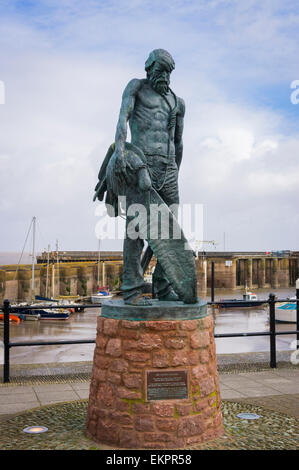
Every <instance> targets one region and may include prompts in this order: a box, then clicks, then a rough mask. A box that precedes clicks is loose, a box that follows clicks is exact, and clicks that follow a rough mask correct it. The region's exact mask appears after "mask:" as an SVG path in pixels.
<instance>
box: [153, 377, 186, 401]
mask: <svg viewBox="0 0 299 470" xmlns="http://www.w3.org/2000/svg"><path fill="white" fill-rule="evenodd" d="M146 384H147V400H175V399H184V398H188V373H187V370H167V371H157V370H155V371H147V373H146Z"/></svg>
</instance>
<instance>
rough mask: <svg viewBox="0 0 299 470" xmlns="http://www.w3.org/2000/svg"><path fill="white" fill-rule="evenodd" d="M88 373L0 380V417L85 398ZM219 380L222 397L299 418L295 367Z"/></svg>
mask: <svg viewBox="0 0 299 470" xmlns="http://www.w3.org/2000/svg"><path fill="white" fill-rule="evenodd" d="M88 375H89V374H87V373H85V374H82V375H81V376H80V377H79V375H77V376H73V377H71V376H70V375H66V376H65V377H64V378H63V377H62V376H61V377H60V380H59V379H56V383H49V382H48V383H41V382H36V378H35V377H32V378H31V381H28V383H25V382H22V383H16V381H14V383H11V384H0V418H1V417H2V418H6V417H8V416H10V415H13V414H20V413H22V412H23V411H25V410H29V409H32V408H40V407H42V406H45V405H49V404H55V403H62V402H66V401H67V402H70V401H76V400H80V399H86V398H88V395H89V380H90V379H89V376H88ZM28 378H29V377H28ZM53 380H54V379H53ZM219 381H220V389H221V397H222V399H223V400H233V401H242V402H244V403H252V404H256V405H259V406H264V407H265V408H268V409H272V410H274V411H275V410H276V411H280V412H284V413H286V414H290V415H291V416H294V417H297V418H299V368H289V369H287V368H281V369H272V370H262V371H258V372H239V373H237V372H235V371H234V372H233V373H228V372H225V373H224V372H222V373H221V372H220V374H219ZM59 382H60V383H59Z"/></svg>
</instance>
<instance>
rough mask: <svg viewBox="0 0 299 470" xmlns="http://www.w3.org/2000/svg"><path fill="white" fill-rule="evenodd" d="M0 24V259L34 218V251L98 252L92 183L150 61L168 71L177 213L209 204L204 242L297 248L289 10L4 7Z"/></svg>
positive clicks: (296, 113) (79, 2)
mask: <svg viewBox="0 0 299 470" xmlns="http://www.w3.org/2000/svg"><path fill="white" fill-rule="evenodd" d="M0 23H1V24H0V64H1V67H0V80H1V81H2V82H3V83H4V85H5V104H1V105H0V133H1V134H0V172H1V184H0V220H1V231H0V251H18V250H20V249H21V248H22V246H23V243H24V240H25V236H26V232H27V230H28V227H29V224H30V220H31V218H32V216H34V215H35V216H36V217H37V220H38V231H37V245H38V246H37V248H38V249H39V250H42V249H43V248H44V247H46V246H47V245H48V244H51V247H52V248H54V247H55V242H56V239H58V240H59V246H60V249H62V250H95V249H97V240H96V236H95V225H96V222H97V217H96V215H95V209H96V207H97V204H96V203H93V202H92V197H93V190H94V186H95V184H96V181H97V173H98V170H99V167H100V164H101V162H102V160H103V158H104V156H105V153H106V151H107V148H108V146H109V145H110V144H111V143H112V142H113V141H114V136H115V127H116V123H117V118H118V112H119V107H120V102H121V95H122V92H123V89H124V87H125V86H126V84H127V83H128V81H129V80H131V79H132V78H143V77H144V76H145V72H144V62H145V60H146V59H147V57H148V54H149V52H150V51H151V50H153V49H155V48H164V49H167V50H168V51H169V52H170V53H171V54H172V55H173V57H174V59H175V62H176V68H175V70H174V72H173V73H172V77H171V79H172V82H171V87H172V89H173V90H174V91H175V93H176V94H177V95H178V96H181V97H182V98H184V100H185V103H186V118H185V131H184V157H183V162H182V167H181V171H180V179H179V183H180V195H181V202H182V203H197V204H198V203H202V204H204V207H205V227H204V238H205V239H206V240H216V241H218V243H219V245H217V248H218V249H221V250H222V249H223V239H224V235H223V234H224V233H225V239H226V249H229V250H281V249H291V250H295V249H297V250H298V249H299V237H298V233H299V215H298V203H299V197H298V181H299V104H297V105H296V104H292V102H291V100H290V96H291V93H292V91H293V90H292V89H291V83H292V82H293V81H294V80H298V79H299V68H298V44H299V13H298V2H297V1H296V0H269V1H268V0H263V2H260V1H258V0H257V1H255V0H242V1H241V2H240V1H238V0H210V1H207V0H205V1H203V0H192V1H183V0H163V1H161V0H159V1H156V0H150V1H146V0H111V1H110V0H109V1H108V0H107V1H100V0H84V1H83V0H40V1H35V0H31V1H25V0H24V1H16V0H1V2H0ZM298 96H299V94H298ZM120 247H121V242H117V243H114V244H113V243H111V242H109V241H104V242H103V243H102V248H103V249H110V248H115V249H119V248H120ZM207 249H211V247H209V246H207ZM27 251H28V250H27Z"/></svg>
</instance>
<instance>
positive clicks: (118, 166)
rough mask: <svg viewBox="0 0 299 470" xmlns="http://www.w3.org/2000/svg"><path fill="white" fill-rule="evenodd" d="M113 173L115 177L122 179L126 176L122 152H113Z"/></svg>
mask: <svg viewBox="0 0 299 470" xmlns="http://www.w3.org/2000/svg"><path fill="white" fill-rule="evenodd" d="M115 157H116V158H115V166H114V171H115V173H116V176H118V177H121V178H124V177H125V176H126V160H125V156H124V154H123V153H122V152H115Z"/></svg>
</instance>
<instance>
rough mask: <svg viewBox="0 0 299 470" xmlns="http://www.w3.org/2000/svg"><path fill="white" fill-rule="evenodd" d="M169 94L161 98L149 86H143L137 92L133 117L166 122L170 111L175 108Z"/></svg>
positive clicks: (172, 98)
mask: <svg viewBox="0 0 299 470" xmlns="http://www.w3.org/2000/svg"><path fill="white" fill-rule="evenodd" d="M175 104H176V103H175V100H174V97H173V95H172V94H171V93H168V94H167V95H166V96H165V97H162V96H161V95H159V94H158V93H156V92H155V91H154V90H153V89H152V88H151V86H150V85H145V86H143V87H142V89H141V90H140V91H139V93H138V96H137V99H136V102H135V109H134V111H135V113H134V114H135V115H136V117H137V118H138V117H140V118H145V119H146V118H148V119H149V118H150V119H152V120H158V121H165V122H168V119H169V114H170V111H171V110H172V109H173V108H174V107H175Z"/></svg>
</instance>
